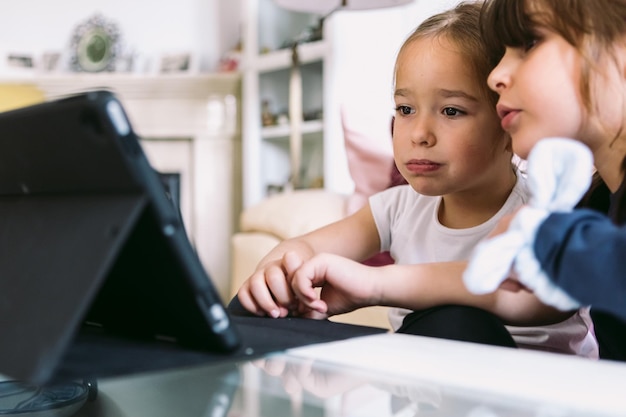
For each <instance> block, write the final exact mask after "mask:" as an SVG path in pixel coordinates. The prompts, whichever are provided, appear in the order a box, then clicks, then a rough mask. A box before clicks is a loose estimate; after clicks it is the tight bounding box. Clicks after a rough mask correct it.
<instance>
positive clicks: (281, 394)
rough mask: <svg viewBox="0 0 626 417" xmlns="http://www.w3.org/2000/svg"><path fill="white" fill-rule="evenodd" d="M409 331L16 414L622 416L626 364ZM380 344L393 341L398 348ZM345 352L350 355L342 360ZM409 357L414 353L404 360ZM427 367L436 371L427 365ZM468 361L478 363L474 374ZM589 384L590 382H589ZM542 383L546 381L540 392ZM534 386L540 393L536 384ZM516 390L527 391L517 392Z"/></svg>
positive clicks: (180, 372) (183, 371) (198, 370)
mask: <svg viewBox="0 0 626 417" xmlns="http://www.w3.org/2000/svg"><path fill="white" fill-rule="evenodd" d="M409 338H411V339H407V338H406V337H404V338H403V337H399V336H396V335H393V336H390V335H382V336H368V337H364V338H356V339H351V340H350V341H343V342H338V343H337V342H334V343H329V344H322V345H318V346H312V347H305V348H298V349H293V350H289V351H287V352H285V353H278V354H272V355H268V356H266V357H264V358H263V359H259V360H254V361H240V362H235V361H233V362H226V363H220V364H212V365H202V366H193V367H187V368H178V369H170V370H166V371H159V372H150V373H144V374H136V375H130V376H122V377H112V378H103V379H100V380H98V381H97V396H95V399H94V398H92V399H86V400H84V401H83V402H82V403H81V404H80V407H74V408H70V407H66V408H65V409H57V410H56V411H54V413H52V414H45V413H44V414H35V413H32V414H28V413H24V412H22V413H21V414H19V415H21V416H30V415H33V416H34V415H37V416H61V417H62V416H70V415H72V416H78V417H97V416H116V417H125V416H150V417H161V416H163V417H165V416H168V417H170V416H176V417H192V416H193V417H196V416H197V417H226V416H228V417H281V416H295V417H343V416H354V417H388V416H389V417H391V416H394V417H412V416H455V417H457V416H458V417H504V416H506V417H509V416H510V417H518V416H519V417H526V416H529V417H530V416H533V417H583V416H584V417H589V416H598V417H600V416H619V415H626V406H625V405H624V404H626V400H624V399H621V396H619V397H620V398H617V395H616V394H615V393H618V392H620V386H622V384H619V383H618V384H615V381H618V382H619V381H620V380H621V381H626V365H622V364H616V366H613V365H609V366H606V364H601V363H593V362H592V361H589V360H586V359H584V360H582V359H578V358H572V359H570V358H563V359H562V358H558V357H557V356H555V355H556V354H543V355H535V354H534V353H530V354H526V353H523V352H520V351H519V350H515V349H503V348H493V347H483V346H481V345H473V344H465V343H462V342H450V341H439V340H436V339H427V338H426V339H424V338H418V337H415V336H409ZM385 346H393V349H392V350H393V352H395V355H394V354H393V352H392V351H390V350H389V349H387V348H385ZM385 349H387V350H385ZM346 352H347V353H348V354H349V356H350V359H349V360H345V359H341V356H342V355H343V354H344V353H346ZM412 355H413V356H412ZM411 357H413V358H414V359H407V358H411ZM367 361H369V362H367ZM485 363H488V364H489V367H488V368H486V367H484V364H485ZM463 364H465V365H463ZM429 366H430V367H431V368H432V370H429ZM577 368H578V369H577ZM473 369H478V370H479V372H480V376H477V375H478V374H477V373H475V371H474V370H473ZM520 369H529V373H528V374H525V373H524V371H522V370H520ZM557 371H558V375H557V374H556V373H557ZM595 371H598V372H595ZM529 375H530V376H529ZM572 375H576V376H577V378H579V379H580V384H577V383H572V382H573V381H572V379H573V378H572ZM622 377H624V379H621V378H622ZM594 378H605V379H606V380H601V379H594ZM616 378H617V379H616ZM464 381H467V382H464ZM568 381H569V382H568ZM598 381H601V382H598ZM574 382H575V381H574ZM587 383H588V384H589V385H585V384H587ZM542 384H543V385H542ZM507 385H508V386H509V387H508V388H507ZM578 385H581V391H580V392H583V393H586V395H587V396H588V397H589V398H587V399H584V398H580V397H581V396H580V394H579V391H577V388H572V387H576V386H578ZM613 385H617V386H616V387H615V390H613V388H609V389H607V388H606V387H613ZM542 386H544V387H551V388H550V389H549V390H548V391H547V392H545V391H546V390H545V389H544V388H542ZM520 387H527V388H528V389H526V390H524V389H523V388H520ZM594 387H597V391H594ZM509 388H510V389H509ZM537 388H538V389H539V391H536V389H537ZM520 390H521V391H525V392H518V391H520ZM611 390H613V391H612V392H608V393H607V391H611ZM0 394H1V393H0ZM544 394H545V395H544ZM568 395H569V396H568ZM0 397H1V395H0ZM33 398H34V397H33ZM568 398H569V399H570V400H571V401H570V400H568ZM31 400H32V398H30V399H29V401H31ZM588 400H589V401H588ZM594 401H595V402H594ZM611 401H612V402H611ZM33 402H36V401H33ZM2 404H3V402H2V399H1V398H0V414H2V415H10V414H11V413H10V410H9V411H7V410H3V409H2ZM581 405H582V407H581ZM22 411H23V410H22Z"/></svg>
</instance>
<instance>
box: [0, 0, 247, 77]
mask: <svg viewBox="0 0 626 417" xmlns="http://www.w3.org/2000/svg"><path fill="white" fill-rule="evenodd" d="M239 7H240V2H239V1H233V0H176V1H163V0H57V1H49V0H20V1H19V2H10V5H9V2H3V6H2V7H1V8H0V54H1V55H0V58H2V59H3V60H4V57H5V56H6V54H7V53H11V52H20V53H30V54H33V55H34V56H35V58H37V57H39V56H41V54H42V53H44V52H46V51H66V50H67V49H68V46H69V42H70V38H71V36H72V32H73V30H74V28H75V27H76V25H78V24H79V23H81V22H83V21H85V20H87V19H88V18H90V17H91V16H92V15H93V14H94V13H96V12H100V13H102V14H103V15H104V16H105V17H106V18H108V19H110V20H111V21H114V22H115V23H117V25H118V27H119V29H120V32H121V33H122V37H123V40H124V44H125V45H127V46H128V47H129V48H132V49H134V50H136V51H137V52H138V53H139V54H140V60H139V61H140V62H141V63H142V68H143V67H145V65H143V64H149V63H154V62H156V60H158V57H159V56H160V55H161V54H162V53H171V52H182V51H189V52H192V53H194V54H195V56H196V57H198V68H199V69H201V70H204V71H208V70H213V69H215V68H216V66H217V62H218V60H219V58H220V56H221V55H222V54H223V53H224V52H225V51H227V50H229V49H231V48H232V47H234V46H235V44H236V43H237V41H238V39H239V29H240V28H239V16H240V12H239Z"/></svg>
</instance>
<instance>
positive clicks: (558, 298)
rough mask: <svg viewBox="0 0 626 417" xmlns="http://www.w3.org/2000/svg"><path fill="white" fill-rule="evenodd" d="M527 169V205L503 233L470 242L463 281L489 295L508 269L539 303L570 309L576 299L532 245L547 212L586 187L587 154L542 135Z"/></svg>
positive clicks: (567, 207)
mask: <svg viewBox="0 0 626 417" xmlns="http://www.w3.org/2000/svg"><path fill="white" fill-rule="evenodd" d="M527 167H528V186H529V189H530V192H531V199H530V202H529V204H528V206H525V207H523V208H522V209H521V210H519V211H518V212H517V214H516V215H515V217H514V218H513V220H512V221H511V224H510V226H509V229H508V230H507V231H506V232H505V233H503V234H500V235H498V236H495V237H493V238H490V239H487V240H484V241H483V242H481V243H480V244H478V245H477V246H476V249H475V250H474V253H473V255H472V258H471V259H470V262H469V265H468V267H467V269H466V270H465V273H464V274H463V281H464V282H465V286H466V287H467V289H468V290H469V291H470V292H472V293H475V294H487V293H491V292H493V291H495V290H496V289H497V288H498V287H499V286H500V284H501V283H502V282H503V281H504V280H505V279H506V278H507V277H509V276H510V272H511V268H513V269H514V271H515V272H516V273H517V279H518V280H519V282H521V283H522V284H523V285H525V286H526V287H527V288H528V289H530V290H532V291H533V293H534V294H535V295H536V296H537V297H538V298H539V299H540V300H541V301H542V302H544V303H546V304H548V305H551V306H553V307H556V308H558V309H560V310H573V309H576V308H578V307H580V303H579V302H577V301H576V300H574V299H573V298H572V297H570V296H569V295H568V294H566V293H565V292H564V291H563V290H561V289H560V288H559V287H557V286H556V285H554V284H553V283H552V281H551V280H550V279H549V278H548V277H547V276H546V275H545V273H544V271H543V270H542V269H541V266H540V265H539V262H538V261H537V259H536V258H535V254H534V251H533V244H534V241H535V236H536V234H537V229H538V228H539V226H540V225H541V223H542V222H543V221H544V220H545V218H546V217H548V215H549V214H550V213H551V212H568V211H571V210H572V209H573V208H574V206H575V205H576V204H577V203H578V201H580V199H581V198H582V196H583V195H584V193H585V192H586V191H587V189H588V188H589V185H590V184H591V174H592V172H593V171H592V169H593V156H592V154H591V151H590V150H589V149H588V148H587V147H586V146H584V145H583V144H581V143H580V142H577V141H574V140H572V139H565V138H546V139H543V140H541V141H539V142H538V143H537V144H536V145H535V146H534V147H533V149H532V151H531V152H530V155H529V157H528V166H527Z"/></svg>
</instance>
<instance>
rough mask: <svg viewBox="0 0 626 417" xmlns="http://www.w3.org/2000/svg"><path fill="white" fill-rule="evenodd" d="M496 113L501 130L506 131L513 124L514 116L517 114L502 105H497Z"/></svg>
mask: <svg viewBox="0 0 626 417" xmlns="http://www.w3.org/2000/svg"><path fill="white" fill-rule="evenodd" d="M496 111H497V112H498V117H500V124H501V125H502V129H504V130H508V129H509V128H510V127H511V124H512V123H513V119H515V116H517V115H518V114H519V112H520V111H519V110H516V109H512V108H510V107H507V106H505V105H503V104H498V105H497V106H496Z"/></svg>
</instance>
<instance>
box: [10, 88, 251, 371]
mask: <svg viewBox="0 0 626 417" xmlns="http://www.w3.org/2000/svg"><path fill="white" fill-rule="evenodd" d="M225 244H226V243H225ZM82 331H90V332H92V333H93V332H95V333H102V334H112V335H116V336H120V337H123V338H131V339H141V340H144V341H145V340H153V341H157V342H158V343H165V344H174V345H180V346H184V347H186V348H190V349H198V350H203V351H221V352H229V351H234V350H236V349H237V347H238V346H239V344H240V336H239V334H238V333H237V331H236V330H235V327H234V325H233V324H232V323H231V320H230V317H229V315H228V313H227V312H226V310H225V309H224V305H223V303H222V300H221V299H220V298H219V296H218V293H217V291H216V290H215V287H214V286H213V283H212V282H211V278H210V276H209V275H208V274H207V272H206V271H205V269H204V268H203V266H202V264H201V262H200V260H199V258H198V256H197V254H196V253H195V250H194V248H193V246H192V245H191V243H190V242H189V240H188V237H187V234H186V232H185V229H184V225H183V223H182V220H181V217H180V215H179V212H178V210H177V208H176V205H175V204H173V202H172V201H171V200H170V199H169V198H168V194H167V192H166V190H165V189H164V187H163V184H162V181H161V179H160V177H159V175H158V173H157V172H156V171H155V170H154V169H153V168H152V166H151V165H150V163H149V162H148V160H147V158H146V156H145V155H144V152H143V151H142V147H141V144H140V141H139V139H138V137H137V135H136V134H135V132H134V131H133V128H132V126H131V124H130V122H129V120H128V118H127V116H126V114H125V111H124V109H123V106H122V104H121V103H120V101H119V100H118V99H117V98H116V97H115V96H114V95H113V94H112V93H110V92H107V91H94V92H87V93H84V94H80V95H76V96H71V97H67V98H63V99H59V100H56V101H50V102H46V103H42V104H38V105H34V106H31V107H26V108H22V109H18V110H13V111H10V112H5V113H2V114H0V335H1V337H2V343H0V374H4V375H5V376H10V377H13V378H16V379H20V380H27V381H30V382H34V383H44V382H45V381H47V380H48V379H49V378H50V377H51V376H52V375H53V374H54V372H55V368H56V367H57V366H58V363H59V361H60V360H61V358H62V356H63V354H64V352H66V351H67V349H68V345H69V344H71V343H72V341H73V340H74V338H75V337H76V335H77V334H78V333H79V332H82Z"/></svg>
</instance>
